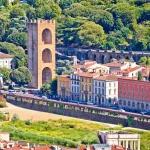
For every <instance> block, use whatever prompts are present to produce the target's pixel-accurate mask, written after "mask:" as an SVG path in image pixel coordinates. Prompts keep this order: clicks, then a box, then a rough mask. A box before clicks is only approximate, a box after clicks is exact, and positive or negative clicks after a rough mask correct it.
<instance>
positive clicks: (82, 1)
mask: <svg viewBox="0 0 150 150" xmlns="http://www.w3.org/2000/svg"><path fill="white" fill-rule="evenodd" d="M27 3H28V4H23V3H21V2H19V0H14V3H13V4H12V5H11V4H8V2H7V0H0V5H1V7H0V41H3V42H8V43H13V44H15V45H16V46H21V47H22V48H24V49H26V42H27V35H26V26H25V24H26V23H25V20H26V19H29V20H30V19H38V18H42V19H55V20H56V25H57V44H58V45H59V46H64V47H66V46H67V47H68V46H69V47H70V46H71V47H83V48H100V49H118V50H135V51H137V50H139V51H149V50H150V3H148V2H147V1H146V0H27ZM1 45H2V43H0V50H1ZM19 59H22V58H19ZM24 61H25V60H24Z"/></svg>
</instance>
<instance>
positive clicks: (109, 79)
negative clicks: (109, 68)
mask: <svg viewBox="0 0 150 150" xmlns="http://www.w3.org/2000/svg"><path fill="white" fill-rule="evenodd" d="M118 78H119V76H115V75H107V76H98V77H95V78H94V79H95V80H105V81H111V80H117V79H118Z"/></svg>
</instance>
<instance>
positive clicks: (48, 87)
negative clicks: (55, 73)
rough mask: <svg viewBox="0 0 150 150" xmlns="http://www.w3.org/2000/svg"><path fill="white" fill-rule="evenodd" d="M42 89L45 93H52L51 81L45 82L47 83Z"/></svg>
mask: <svg viewBox="0 0 150 150" xmlns="http://www.w3.org/2000/svg"><path fill="white" fill-rule="evenodd" d="M40 91H41V92H42V93H43V94H44V95H46V94H50V93H51V91H50V83H45V84H43V85H42V87H41V89H40Z"/></svg>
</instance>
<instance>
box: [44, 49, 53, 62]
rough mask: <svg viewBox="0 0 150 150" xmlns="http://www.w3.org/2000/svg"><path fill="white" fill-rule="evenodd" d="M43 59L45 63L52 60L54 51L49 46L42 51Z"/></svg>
mask: <svg viewBox="0 0 150 150" xmlns="http://www.w3.org/2000/svg"><path fill="white" fill-rule="evenodd" d="M42 61H43V62H44V63H49V62H52V53H51V51H50V50H49V49H48V48H47V49H44V50H43V52H42Z"/></svg>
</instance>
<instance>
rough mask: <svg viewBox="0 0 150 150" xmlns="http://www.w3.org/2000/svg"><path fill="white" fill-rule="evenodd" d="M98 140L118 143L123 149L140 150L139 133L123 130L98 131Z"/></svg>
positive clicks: (111, 143)
mask: <svg viewBox="0 0 150 150" xmlns="http://www.w3.org/2000/svg"><path fill="white" fill-rule="evenodd" d="M98 138H99V142H100V143H101V142H103V143H104V144H109V145H119V146H122V147H124V149H125V150H140V135H139V134H133V133H128V132H123V131H99V132H98Z"/></svg>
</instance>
